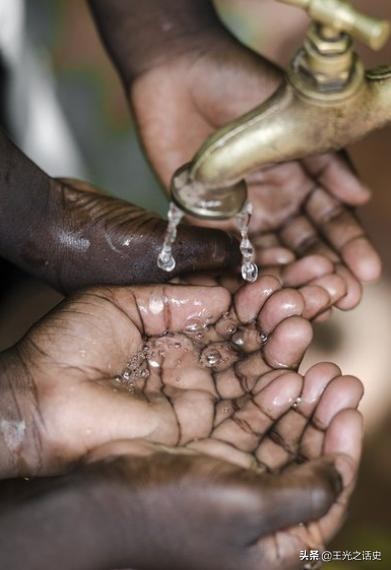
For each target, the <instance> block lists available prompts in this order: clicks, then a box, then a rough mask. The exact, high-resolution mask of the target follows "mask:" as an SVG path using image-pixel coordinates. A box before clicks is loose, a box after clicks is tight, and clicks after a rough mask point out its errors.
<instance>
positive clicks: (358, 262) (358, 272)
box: [341, 237, 382, 283]
mask: <svg viewBox="0 0 391 570" xmlns="http://www.w3.org/2000/svg"><path fill="white" fill-rule="evenodd" d="M341 254H342V257H343V260H344V261H345V263H346V265H347V266H348V267H350V269H351V270H352V271H353V273H354V274H355V276H356V277H357V279H359V280H360V281H363V282H364V283H370V282H373V281H376V280H377V279H379V277H380V276H381V272H382V262H381V259H380V257H379V255H378V253H377V252H376V250H375V249H374V248H373V246H372V245H371V244H370V243H369V241H368V240H367V238H365V237H360V238H357V239H355V240H353V241H351V242H349V243H348V244H346V245H345V247H344V248H343V249H342V252H341Z"/></svg>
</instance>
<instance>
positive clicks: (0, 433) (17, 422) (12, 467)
mask: <svg viewBox="0 0 391 570" xmlns="http://www.w3.org/2000/svg"><path fill="white" fill-rule="evenodd" d="M38 428H39V410H38V405H37V398H36V394H35V387H34V381H33V379H32V377H31V376H30V375H29V372H28V369H27V367H25V366H24V364H23V361H22V359H21V357H20V355H19V354H18V352H17V349H9V350H7V351H6V352H4V353H3V354H1V355H0V479H4V478H9V477H18V476H27V475H31V474H34V473H36V472H37V471H39V467H40V455H41V454H40V449H41V438H40V429H38Z"/></svg>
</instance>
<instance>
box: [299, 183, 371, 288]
mask: <svg viewBox="0 0 391 570" xmlns="http://www.w3.org/2000/svg"><path fill="white" fill-rule="evenodd" d="M306 211H307V213H308V215H309V217H310V219H311V220H312V221H313V223H314V224H315V226H316V227H318V228H319V230H320V231H321V233H322V234H323V235H324V236H325V237H326V238H327V240H328V241H329V243H330V244H331V245H332V246H333V247H334V249H335V250H336V251H337V252H338V253H339V255H340V256H341V258H342V259H343V261H344V262H345V263H346V265H347V266H348V267H349V268H350V269H351V270H352V272H353V273H354V275H355V276H356V277H357V278H358V279H360V280H361V281H373V280H375V279H377V278H378V277H379V276H380V273H381V261H380V258H379V256H378V254H377V252H376V251H375V249H374V248H373V246H372V245H371V244H370V242H369V240H368V238H367V237H366V235H365V233H364V230H363V228H362V226H361V224H360V223H359V222H358V220H357V219H356V217H355V216H354V214H353V213H352V212H351V211H349V210H347V209H346V208H344V207H343V206H342V204H341V203H340V202H339V201H338V200H337V199H336V198H334V197H333V196H330V194H328V193H327V192H326V191H325V190H323V189H322V188H317V189H315V190H314V191H313V192H312V193H311V195H310V196H309V198H308V200H307V202H306Z"/></svg>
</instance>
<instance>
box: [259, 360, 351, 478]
mask: <svg viewBox="0 0 391 570" xmlns="http://www.w3.org/2000/svg"><path fill="white" fill-rule="evenodd" d="M340 374H341V371H340V369H339V368H338V366H335V365H334V364H331V363H327V362H326V363H320V364H316V365H315V366H313V367H312V368H310V369H309V370H308V371H307V373H306V374H305V376H304V382H303V390H302V392H301V394H299V395H298V397H297V399H296V400H295V401H294V402H293V404H292V405H291V406H290V408H289V410H288V411H287V413H286V414H284V416H283V417H282V418H280V419H279V420H278V421H277V422H276V423H275V425H274V426H273V428H272V430H271V431H270V433H269V437H270V438H271V440H272V441H273V442H274V443H279V444H280V447H282V448H283V450H284V451H285V452H286V453H285V454H284V453H281V451H279V453H278V455H277V457H274V456H273V454H272V453H271V452H272V448H273V446H271V445H270V444H269V445H268V451H269V455H268V458H267V464H268V465H269V467H270V468H271V469H281V468H282V467H283V466H284V465H286V464H287V463H288V462H289V461H291V460H292V459H294V458H295V457H296V454H297V452H298V450H299V446H300V442H301V439H302V436H303V433H304V430H305V428H306V426H307V424H308V422H309V421H310V418H311V416H312V414H313V412H314V411H315V409H316V407H317V405H318V404H319V400H320V399H321V397H322V394H323V392H324V390H325V388H326V386H327V385H328V384H329V383H330V382H331V381H332V380H333V379H334V378H335V377H337V376H338V375H340ZM261 447H262V444H261V446H260V449H259V453H260V454H261V453H263V457H264V459H265V460H266V456H265V453H266V449H263V450H262V449H261Z"/></svg>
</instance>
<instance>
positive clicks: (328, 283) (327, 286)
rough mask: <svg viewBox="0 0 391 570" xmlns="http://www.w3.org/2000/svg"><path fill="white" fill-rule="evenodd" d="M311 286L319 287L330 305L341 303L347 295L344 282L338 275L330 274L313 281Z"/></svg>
mask: <svg viewBox="0 0 391 570" xmlns="http://www.w3.org/2000/svg"><path fill="white" fill-rule="evenodd" d="M311 285H316V286H318V287H321V288H322V289H323V290H324V291H325V292H326V293H327V294H328V296H329V298H330V302H331V304H332V305H335V304H336V303H337V302H338V301H341V300H342V299H343V298H344V297H345V296H346V294H347V285H346V281H345V280H344V279H343V278H342V276H340V275H336V274H335V273H334V274H331V275H325V276H324V277H320V278H319V279H314V280H313V281H312V282H311Z"/></svg>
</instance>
